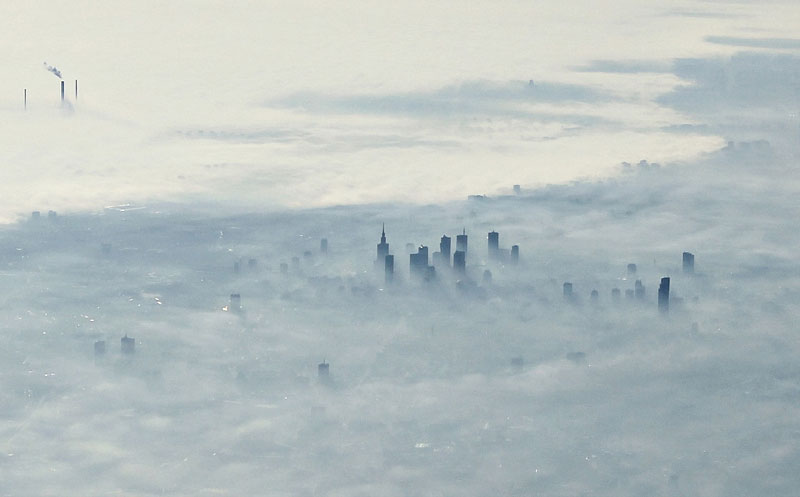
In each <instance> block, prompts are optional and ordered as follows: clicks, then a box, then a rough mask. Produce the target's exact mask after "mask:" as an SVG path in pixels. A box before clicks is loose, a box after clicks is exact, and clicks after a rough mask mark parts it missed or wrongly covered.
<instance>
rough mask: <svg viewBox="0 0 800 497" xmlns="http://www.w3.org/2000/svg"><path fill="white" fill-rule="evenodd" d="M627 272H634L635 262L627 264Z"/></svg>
mask: <svg viewBox="0 0 800 497" xmlns="http://www.w3.org/2000/svg"><path fill="white" fill-rule="evenodd" d="M628 274H636V264H628Z"/></svg>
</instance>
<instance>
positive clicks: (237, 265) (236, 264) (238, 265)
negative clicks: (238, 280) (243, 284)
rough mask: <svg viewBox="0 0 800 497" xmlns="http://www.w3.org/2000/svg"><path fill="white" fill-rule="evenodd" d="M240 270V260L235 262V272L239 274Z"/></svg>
mask: <svg viewBox="0 0 800 497" xmlns="http://www.w3.org/2000/svg"><path fill="white" fill-rule="evenodd" d="M240 270H241V265H240V264H239V261H236V262H234V263H233V272H234V273H236V274H239V271H240Z"/></svg>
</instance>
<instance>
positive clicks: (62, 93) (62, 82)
mask: <svg viewBox="0 0 800 497" xmlns="http://www.w3.org/2000/svg"><path fill="white" fill-rule="evenodd" d="M61 101H62V102H63V101H64V81H63V80H62V81H61Z"/></svg>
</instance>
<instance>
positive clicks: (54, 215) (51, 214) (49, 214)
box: [47, 211, 58, 221]
mask: <svg viewBox="0 0 800 497" xmlns="http://www.w3.org/2000/svg"><path fill="white" fill-rule="evenodd" d="M56 218H58V213H57V212H56V211H47V219H49V220H51V221H55V220H56Z"/></svg>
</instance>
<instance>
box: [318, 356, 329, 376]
mask: <svg viewBox="0 0 800 497" xmlns="http://www.w3.org/2000/svg"><path fill="white" fill-rule="evenodd" d="M330 372H331V365H330V364H328V363H327V362H325V361H324V360H323V361H322V362H321V363H319V364H317V376H318V377H319V378H321V379H327V378H328V377H329V376H330Z"/></svg>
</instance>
